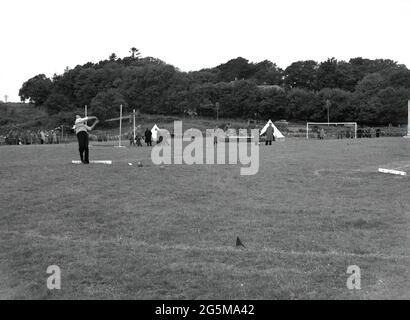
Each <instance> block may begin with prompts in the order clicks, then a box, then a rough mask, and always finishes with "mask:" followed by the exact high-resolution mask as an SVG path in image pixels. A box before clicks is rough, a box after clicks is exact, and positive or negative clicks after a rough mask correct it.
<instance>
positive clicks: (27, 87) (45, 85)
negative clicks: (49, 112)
mask: <svg viewBox="0 0 410 320" xmlns="http://www.w3.org/2000/svg"><path fill="white" fill-rule="evenodd" d="M52 90H53V83H52V81H51V79H49V78H47V77H46V76H45V75H44V74H39V75H37V76H35V77H33V78H31V79H29V80H27V81H26V82H24V83H23V86H22V87H21V89H20V91H19V96H20V98H21V101H26V100H29V101H30V103H34V104H35V105H36V106H39V105H42V104H43V103H44V102H45V101H46V100H47V98H48V96H49V95H50V94H51V92H52Z"/></svg>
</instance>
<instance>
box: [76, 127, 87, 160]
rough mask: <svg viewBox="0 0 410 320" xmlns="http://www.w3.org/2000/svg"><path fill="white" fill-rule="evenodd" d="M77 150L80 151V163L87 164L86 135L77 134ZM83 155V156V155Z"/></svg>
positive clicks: (82, 133)
mask: <svg viewBox="0 0 410 320" xmlns="http://www.w3.org/2000/svg"><path fill="white" fill-rule="evenodd" d="M77 140H78V150H79V151H80V158H81V162H83V163H89V159H88V153H89V152H88V133H87V132H85V131H81V132H79V133H77ZM84 153H85V154H84Z"/></svg>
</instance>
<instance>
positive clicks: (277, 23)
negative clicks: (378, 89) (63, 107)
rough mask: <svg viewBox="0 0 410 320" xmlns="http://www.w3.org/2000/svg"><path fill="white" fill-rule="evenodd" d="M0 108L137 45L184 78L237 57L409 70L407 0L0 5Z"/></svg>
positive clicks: (22, 1)
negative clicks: (379, 62) (35, 83)
mask: <svg viewBox="0 0 410 320" xmlns="http://www.w3.org/2000/svg"><path fill="white" fill-rule="evenodd" d="M0 12H1V16H0V35H1V37H0V41H1V46H0V58H1V59H0V100H4V95H6V94H7V95H8V96H9V101H18V100H19V97H18V90H19V88H20V87H21V85H22V83H23V82H24V81H26V80H27V79H29V78H31V77H33V76H35V75H37V74H40V73H44V74H46V75H47V76H50V77H51V76H52V75H53V74H54V73H62V72H63V71H64V69H65V67H67V66H68V67H70V68H73V67H75V66H76V65H77V64H84V63H86V62H89V61H91V62H97V61H100V60H102V59H106V58H108V56H109V55H110V54H111V53H113V52H114V53H116V54H117V56H119V57H124V56H127V55H129V53H128V51H129V48H131V47H133V46H135V47H136V48H138V49H139V50H140V52H141V54H142V56H153V57H156V58H160V59H162V60H164V61H165V62H167V63H170V64H172V65H174V66H176V67H178V68H179V69H181V70H183V71H190V70H199V69H202V68H206V67H214V66H216V65H218V64H221V63H224V62H226V61H228V60H229V59H232V58H236V57H238V56H242V57H244V58H246V59H248V60H250V61H252V62H259V61H261V60H265V59H268V60H270V61H272V62H275V63H276V64H277V65H279V66H280V67H282V68H286V66H288V65H289V64H290V63H292V62H295V61H298V60H308V59H313V60H316V61H323V60H325V59H326V58H328V57H335V58H337V59H338V60H348V59H349V58H352V57H359V56H361V57H366V58H372V59H373V58H385V59H392V60H395V61H398V62H399V63H402V64H405V65H406V66H407V67H410V52H409V50H408V49H409V48H410V40H409V31H410V0H286V1H285V0H282V1H278V0H269V1H267V0H266V1H265V0H252V1H250V0H246V1H245V0H232V1H231V0H219V1H217V0H206V1H202V0H201V1H199V0H168V1H167V0H147V1H143V0H110V1H107V0H0Z"/></svg>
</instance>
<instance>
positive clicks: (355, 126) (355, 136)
mask: <svg viewBox="0 0 410 320" xmlns="http://www.w3.org/2000/svg"><path fill="white" fill-rule="evenodd" d="M354 138H355V139H357V122H355V123H354Z"/></svg>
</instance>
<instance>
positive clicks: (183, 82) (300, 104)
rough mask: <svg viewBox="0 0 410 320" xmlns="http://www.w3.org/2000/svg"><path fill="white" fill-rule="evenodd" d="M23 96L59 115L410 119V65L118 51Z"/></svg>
mask: <svg viewBox="0 0 410 320" xmlns="http://www.w3.org/2000/svg"><path fill="white" fill-rule="evenodd" d="M19 95H20V97H21V100H22V101H29V102H30V103H32V104H33V107H40V108H41V109H43V110H46V112H47V113H48V114H49V115H50V116H53V117H55V118H56V119H60V120H59V121H60V122H62V123H64V122H72V118H73V114H74V113H76V112H80V111H79V110H82V108H83V107H84V105H88V107H89V108H90V109H91V112H92V113H93V114H94V115H96V116H98V117H100V118H101V119H108V118H111V117H116V116H118V106H119V105H120V104H122V105H123V106H124V110H125V112H130V111H131V110H133V109H137V110H139V112H141V113H146V114H162V115H173V116H182V115H184V114H197V115H198V116H204V117H215V115H216V106H218V107H219V108H218V109H219V110H218V111H219V116H220V117H224V118H242V119H248V118H252V119H268V118H271V119H276V120H279V119H286V120H289V121H327V109H326V101H329V102H328V103H330V119H331V121H357V122H359V123H360V124H364V125H387V124H393V125H398V124H404V123H407V108H406V106H407V103H406V101H407V100H408V99H410V70H409V69H408V68H407V67H406V66H405V65H401V64H398V63H397V62H394V61H392V60H388V59H376V60H370V59H365V58H360V57H359V58H352V59H350V60H349V61H338V60H336V59H335V58H330V59H327V60H326V61H323V62H316V61H313V60H307V61H297V62H294V63H292V64H291V65H289V66H288V67H287V68H286V69H284V70H283V69H281V68H279V67H278V66H277V65H276V64H275V63H273V62H271V61H268V60H265V61H262V62H258V63H253V62H249V61H248V60H247V59H245V58H242V57H238V58H235V59H232V60H230V61H228V62H226V63H223V64H221V65H219V66H216V67H214V68H208V69H202V70H199V71H192V72H183V71H180V70H179V69H178V68H176V67H174V66H172V65H169V64H167V63H166V62H164V61H162V60H160V59H157V58H153V57H142V56H141V55H140V53H139V51H138V49H136V48H132V49H131V50H130V56H128V57H125V58H118V57H117V56H116V55H115V54H111V55H110V56H109V58H108V59H106V60H103V61H100V62H98V63H91V62H89V63H86V64H84V65H78V66H76V67H75V68H73V69H69V68H67V69H66V70H65V71H64V73H63V74H55V75H54V76H53V77H52V78H48V77H46V76H45V75H44V74H40V75H37V76H35V77H33V78H31V79H28V80H27V81H26V82H24V84H23V85H22V87H21V89H20V92H19Z"/></svg>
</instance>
